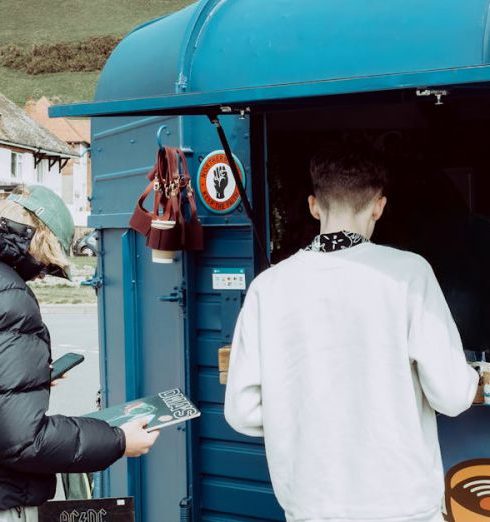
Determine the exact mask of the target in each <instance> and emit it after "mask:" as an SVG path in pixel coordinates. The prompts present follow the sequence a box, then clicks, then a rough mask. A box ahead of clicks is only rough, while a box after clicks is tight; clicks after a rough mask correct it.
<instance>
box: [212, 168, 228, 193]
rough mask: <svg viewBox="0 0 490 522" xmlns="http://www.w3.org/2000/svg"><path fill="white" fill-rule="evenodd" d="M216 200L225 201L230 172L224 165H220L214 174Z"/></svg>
mask: <svg viewBox="0 0 490 522" xmlns="http://www.w3.org/2000/svg"><path fill="white" fill-rule="evenodd" d="M213 179H214V188H215V190H216V199H225V188H226V187H227V186H228V172H227V171H226V167H225V166H224V165H218V166H217V167H216V168H215V169H214V174H213Z"/></svg>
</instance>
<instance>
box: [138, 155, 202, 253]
mask: <svg viewBox="0 0 490 522" xmlns="http://www.w3.org/2000/svg"><path fill="white" fill-rule="evenodd" d="M148 178H149V180H150V184H149V185H148V187H147V188H146V189H145V191H144V192H143V194H141V196H140V198H139V200H138V203H137V204H136V208H135V210H134V213H133V215H132V217H131V220H130V222H129V226H130V227H131V228H132V229H134V230H136V231H137V232H139V233H140V234H143V235H144V236H145V237H146V244H147V245H148V246H149V247H150V248H151V249H152V257H153V261H154V262H157V263H171V262H172V261H173V259H174V257H175V252H176V251H178V250H202V248H203V231H202V226H201V222H200V221H199V218H198V216H197V207H196V201H195V197H194V190H193V188H192V184H191V178H190V175H189V170H188V167H187V161H186V158H185V155H184V153H183V152H182V151H181V150H180V149H177V148H174V147H163V148H161V149H160V150H159V151H158V155H157V161H156V164H155V166H154V167H153V168H152V170H151V171H150V172H149V174H148ZM152 191H153V193H154V201H153V210H152V211H149V210H147V209H146V208H145V207H144V202H145V200H146V199H147V197H148V196H149V195H150V193H151V192H152Z"/></svg>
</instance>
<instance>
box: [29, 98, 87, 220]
mask: <svg viewBox="0 0 490 522" xmlns="http://www.w3.org/2000/svg"><path fill="white" fill-rule="evenodd" d="M51 105H52V103H51V102H50V101H49V100H48V99H47V98H46V97H45V96H43V97H42V98H40V99H39V100H29V101H28V102H27V103H26V105H25V107H24V110H25V111H26V113H27V115H28V116H29V117H31V118H32V119H33V120H35V121H36V122H37V123H39V124H40V125H41V126H42V127H44V128H45V129H47V130H48V131H49V132H50V133H51V134H53V135H54V136H56V137H57V138H58V139H60V140H61V141H63V142H64V143H66V144H67V145H69V147H71V148H72V149H73V150H75V152H76V153H77V154H78V156H77V157H76V158H72V159H70V160H69V161H68V163H67V164H66V166H65V167H64V168H63V170H62V178H61V184H62V197H63V201H64V202H65V203H66V204H67V206H68V208H69V209H70V210H71V213H72V215H73V219H74V221H75V224H76V225H77V226H80V227H85V226H87V218H88V214H89V211H90V206H89V196H90V194H91V175H90V120H87V119H85V120H76V119H67V118H56V119H54V118H50V117H49V116H48V109H49V107H50V106H51Z"/></svg>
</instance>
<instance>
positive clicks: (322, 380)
mask: <svg viewBox="0 0 490 522" xmlns="http://www.w3.org/2000/svg"><path fill="white" fill-rule="evenodd" d="M311 177H312V182H313V189H314V195H312V196H310V197H309V207H310V211H311V213H312V215H313V216H314V217H315V218H316V219H318V220H319V221H320V226H321V231H320V232H321V233H320V235H319V236H317V237H316V238H314V240H313V242H312V243H311V245H310V246H309V247H307V248H305V249H302V250H299V251H298V252H297V253H296V254H294V255H292V256H291V257H289V258H288V259H286V260H284V261H282V262H280V263H279V264H277V265H276V266H274V267H272V268H270V269H268V270H266V271H265V272H263V273H262V274H260V275H259V276H258V277H257V278H256V279H255V280H254V281H253V282H252V283H251V285H250V287H249V289H248V292H247V296H246V299H245V302H244V305H243V308H242V310H241V313H240V315H239V318H238V322H237V325H236V329H235V334H234V338H233V344H232V351H231V360H230V368H229V374H228V385H227V389H226V399H225V416H226V420H227V421H228V423H229V424H230V425H231V426H232V427H233V428H234V429H235V430H236V431H238V432H240V433H242V434H245V435H249V436H252V437H264V439H265V448H266V453H267V461H268V466H269V470H270V475H271V479H272V484H273V488H274V492H275V494H276V496H277V498H278V501H279V503H280V505H281V506H282V508H283V509H284V511H285V516H286V519H287V521H288V522H375V521H379V522H442V520H443V518H442V515H441V501H442V497H443V492H444V491H443V490H444V477H443V467H442V462H441V454H440V448H439V442H438V436H437V426H436V412H440V413H442V414H444V415H449V416H456V415H459V414H460V413H461V412H463V411H464V410H466V409H467V408H469V407H470V406H471V404H472V401H473V399H474V397H475V394H476V389H477V384H478V374H477V373H476V371H475V370H473V369H472V368H471V367H470V366H469V365H468V364H467V363H466V360H465V356H464V352H463V348H462V345H461V340H460V336H459V333H458V330H457V328H456V325H455V323H454V320H453V318H452V316H451V312H450V311H449V309H448V306H447V304H446V301H445V299H444V296H443V294H442V292H441V289H440V287H439V284H438V282H437V280H436V277H435V276H434V273H433V271H432V269H431V267H430V265H429V264H428V263H427V261H425V260H424V259H423V258H422V257H420V256H419V255H417V254H414V253H411V252H405V251H401V250H397V249H394V248H389V247H385V246H380V245H376V244H374V243H372V242H371V241H370V238H371V236H372V234H373V230H374V227H375V224H376V222H377V221H378V220H379V219H380V218H381V216H382V214H383V210H384V208H385V205H386V197H385V195H384V191H385V186H386V171H385V169H384V168H383V166H382V165H381V164H378V163H377V162H376V160H373V159H371V158H370V157H369V156H366V155H364V154H363V153H357V152H356V151H355V150H353V149H351V148H349V149H348V150H347V149H345V150H342V148H339V149H337V150H330V151H328V150H327V151H325V152H323V153H320V154H319V155H317V156H316V157H314V158H313V160H312V161H311ZM414 204H416V201H414ZM421 211H422V209H421Z"/></svg>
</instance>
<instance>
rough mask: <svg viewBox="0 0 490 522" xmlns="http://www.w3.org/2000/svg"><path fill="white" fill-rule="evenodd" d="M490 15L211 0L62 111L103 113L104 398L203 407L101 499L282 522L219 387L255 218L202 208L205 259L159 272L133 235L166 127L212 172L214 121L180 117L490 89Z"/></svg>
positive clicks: (243, 148)
mask: <svg viewBox="0 0 490 522" xmlns="http://www.w3.org/2000/svg"><path fill="white" fill-rule="evenodd" d="M489 3H490V1H489V0H474V1H472V2H465V3H464V2H461V1H460V0H433V1H431V2H426V1H422V0H411V1H408V0H391V1H390V2H387V1H386V0H346V1H343V2H325V1H324V0H307V1H304V2H298V1H297V0H268V1H267V2H264V1H263V0H202V1H201V2H199V3H197V4H194V5H192V6H190V7H188V8H187V9H184V10H183V11H181V12H179V13H176V14H174V15H172V16H170V17H167V18H162V19H159V20H156V21H153V22H150V23H148V24H145V25H143V26H141V27H140V28H138V29H137V30H135V31H133V32H132V33H131V34H129V35H128V36H127V37H126V38H125V39H124V40H123V41H122V42H121V44H120V45H119V46H118V48H117V49H116V51H115V52H114V53H113V55H112V56H111V58H110V59H109V61H108V63H107V65H106V67H105V69H104V71H103V73H102V75H101V80H100V83H99V87H98V90H97V93H96V99H95V103H92V104H80V105H77V106H72V107H59V108H57V109H55V110H54V111H52V112H53V113H55V114H57V115H60V116H65V115H71V116H78V115H89V116H100V118H94V120H93V140H92V154H93V176H94V195H93V201H92V207H93V217H92V224H93V225H94V226H97V227H98V228H100V229H101V230H102V250H103V255H102V256H101V257H100V270H101V273H102V275H103V279H104V285H103V287H102V289H101V293H100V304H101V311H100V314H101V339H102V343H103V352H102V353H103V363H104V387H105V390H104V392H105V399H106V402H107V403H109V404H113V403H117V402H120V401H121V400H123V399H125V398H126V397H133V396H136V395H140V394H145V393H154V392H156V391H159V390H160V389H161V388H165V387H169V386H174V385H180V386H185V385H187V386H188V390H190V391H191V393H192V396H193V398H194V399H195V400H197V401H198V402H199V405H200V406H201V408H202V410H203V416H202V418H201V419H200V420H199V421H197V422H195V423H193V424H192V433H191V434H190V436H189V433H184V432H181V431H178V430H177V428H175V429H174V430H172V429H170V430H166V431H164V432H163V433H162V440H161V441H160V442H159V443H158V447H157V449H156V451H155V452H153V453H152V455H151V456H150V457H149V458H148V459H144V460H143V463H142V464H141V466H138V465H136V464H131V466H132V468H131V470H130V471H131V473H130V474H129V476H130V483H129V484H128V480H127V474H126V470H125V469H123V468H124V465H122V464H118V465H117V466H116V467H114V468H113V470H112V471H111V473H110V477H109V479H110V482H109V485H110V488H108V489H107V490H106V492H110V493H111V494H113V495H115V494H124V493H126V491H127V488H129V492H130V493H133V494H136V495H137V496H138V497H139V498H140V499H141V505H140V510H141V515H142V518H141V520H144V521H145V522H157V521H161V520H168V521H171V522H173V521H176V520H178V517H179V502H180V500H181V499H182V498H183V497H185V496H186V495H187V494H191V495H192V498H193V507H194V520H195V521H199V520H203V521H207V522H233V521H234V522H258V521H261V522H266V521H274V520H283V515H282V513H281V511H280V509H279V507H278V506H277V504H276V502H275V500H274V498H273V494H272V489H271V487H270V484H269V483H268V474H267V469H266V465H265V459H264V450H263V446H262V445H261V442H260V441H257V440H253V439H250V438H246V437H242V436H239V435H237V434H235V433H234V432H232V430H231V429H230V428H229V427H228V426H227V425H226V423H225V420H224V418H223V414H222V403H223V396H224V387H222V386H221V385H219V383H218V372H217V349H218V348H219V347H220V346H222V345H224V344H227V343H228V342H229V340H230V338H231V334H232V331H233V326H234V322H235V319H236V316H237V313H238V310H239V308H240V304H241V300H242V298H243V292H241V291H217V290H216V289H213V286H212V283H211V281H212V279H211V276H212V271H213V269H215V268H226V267H227V268H242V269H244V270H245V273H246V279H247V282H248V283H249V282H250V280H251V278H252V277H253V275H254V273H255V267H256V260H255V252H254V243H253V239H252V234H251V229H250V226H249V222H248V220H247V218H246V217H245V216H244V213H243V211H242V209H241V208H240V207H239V208H237V209H236V210H234V211H233V212H232V213H230V214H225V215H216V214H213V213H212V212H210V211H209V210H208V209H206V208H205V207H204V206H203V205H202V204H200V207H199V213H200V216H201V217H202V220H203V223H204V225H205V227H206V246H205V251H204V252H203V253H201V254H196V255H188V256H184V257H183V258H181V259H179V260H178V262H176V263H175V264H174V265H172V266H158V265H153V264H152V263H151V260H150V257H149V252H148V251H147V249H146V248H145V247H144V245H143V242H142V241H141V238H136V237H135V235H134V234H133V233H132V232H128V231H127V224H128V221H129V217H130V214H131V212H132V210H133V208H134V203H135V201H136V198H137V196H138V195H139V193H140V192H141V191H142V190H143V187H144V185H145V183H146V179H145V173H146V172H147V171H148V170H149V168H150V166H151V164H152V163H153V161H154V156H155V148H156V140H155V137H156V132H157V130H158V128H159V127H160V126H161V125H162V124H163V125H166V130H167V134H165V139H166V140H167V143H169V144H170V145H179V146H181V147H184V148H186V149H187V154H188V157H189V161H190V167H191V172H192V173H193V175H194V176H195V174H196V172H197V169H198V167H199V165H200V163H201V160H202V159H203V158H204V157H205V156H206V155H207V154H208V153H210V152H212V151H216V150H217V149H220V148H221V147H220V146H219V145H218V141H217V139H216V136H215V134H214V132H213V130H212V127H211V126H210V124H209V122H208V121H207V119H206V118H205V117H204V116H186V117H184V118H180V117H178V116H176V115H179V114H187V115H191V114H205V113H207V112H209V113H212V112H216V113H219V114H223V115H227V114H229V113H230V112H232V113H239V111H240V110H244V111H245V112H248V110H249V109H250V111H251V112H252V113H254V112H256V113H258V114H261V113H263V112H266V111H268V110H276V109H277V108H278V107H279V106H281V105H282V106H284V107H287V108H292V107H294V108H298V107H301V106H302V105H303V104H306V103H312V102H313V101H315V103H318V104H320V103H321V101H322V100H325V99H326V98H325V97H326V96H327V95H332V94H334V95H338V94H345V93H358V92H366V91H379V90H388V89H401V88H426V87H431V86H436V87H440V86H447V85H452V84H467V83H481V82H488V81H490V67H489V59H490V56H489V49H490V46H489V43H488V34H489V33H488V19H487V18H488V17H487V15H488V9H489ZM163 115H167V119H165V118H164V117H163ZM222 119H223V120H226V121H225V127H226V131H227V133H228V135H229V137H230V143H231V145H232V148H233V150H234V152H235V154H236V155H237V156H238V158H239V159H240V160H241V162H242V163H243V165H244V167H245V171H246V174H247V177H248V178H249V180H250V179H255V181H256V183H255V189H257V190H256V191H255V192H254V193H252V183H249V184H248V185H247V191H248V193H249V195H250V196H255V198H256V203H257V196H258V193H259V192H260V191H261V190H262V191H266V187H265V183H266V181H265V179H264V176H263V172H262V171H261V170H260V168H259V167H258V166H257V165H256V164H255V163H253V159H252V158H251V154H252V151H251V145H250V131H251V129H250V121H249V119H248V117H245V118H244V119H241V118H240V116H235V115H233V116H226V117H225V116H223V118H222ZM262 145H263V146H264V147H266V144H264V143H263V144H262ZM252 167H253V169H254V172H252ZM255 169H257V170H255ZM256 177H258V178H260V179H256ZM261 218H262V220H263V222H264V220H265V221H266V220H267V219H268V217H267V214H266V213H265V212H264V214H263V215H262V216H261ZM264 225H265V228H266V229H267V227H268V223H267V222H265V223H264ZM181 289H182V292H183V293H182V296H183V297H185V305H184V306H182V304H183V302H180V303H179V296H180V295H181V294H180V291H181ZM175 296H176V299H177V300H175ZM162 298H163V300H162ZM485 413H486V412H484V411H482V410H481V409H480V410H478V411H477V412H473V413H470V414H469V416H471V419H470V420H469V421H468V422H469V424H467V425H466V426H471V427H474V426H476V425H477V424H478V423H479V422H483V421H482V419H481V417H482V416H483V415H485ZM477 418H478V421H477V420H475V419H477ZM461 422H463V423H464V420H462V421H461ZM441 425H442V426H443V430H444V433H443V436H442V439H443V448H444V450H445V451H447V452H448V457H447V462H449V463H453V462H459V461H461V459H463V458H468V451H461V446H458V445H457V442H456V438H457V434H458V433H460V432H461V430H463V428H461V426H464V424H460V423H458V424H451V421H448V425H447V426H446V422H445V421H443V423H441ZM451 426H453V428H451ZM455 426H456V428H454V427H455ZM480 426H481V424H480ZM458 430H459V431H458ZM466 433H468V431H466ZM455 434H456V435H455ZM186 439H187V440H186ZM474 440H477V441H478V442H477V444H476V445H474V446H473V448H472V451H473V453H476V454H477V455H476V456H478V455H479V456H480V457H481V456H484V453H485V451H487V452H488V450H486V449H485V444H484V437H482V436H480V437H478V438H477V439H474ZM186 442H187V444H186ZM473 453H472V454H473Z"/></svg>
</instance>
